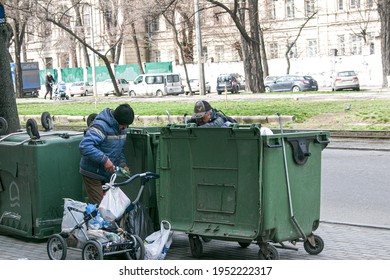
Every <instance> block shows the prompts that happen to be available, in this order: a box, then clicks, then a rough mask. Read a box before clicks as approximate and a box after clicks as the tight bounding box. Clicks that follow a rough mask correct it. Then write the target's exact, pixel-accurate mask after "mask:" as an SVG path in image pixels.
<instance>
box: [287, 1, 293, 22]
mask: <svg viewBox="0 0 390 280" xmlns="http://www.w3.org/2000/svg"><path fill="white" fill-rule="evenodd" d="M286 17H288V18H293V17H294V0H286Z"/></svg>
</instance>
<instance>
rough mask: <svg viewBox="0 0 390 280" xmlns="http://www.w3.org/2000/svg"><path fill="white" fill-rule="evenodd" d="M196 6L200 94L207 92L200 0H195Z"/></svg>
mask: <svg viewBox="0 0 390 280" xmlns="http://www.w3.org/2000/svg"><path fill="white" fill-rule="evenodd" d="M194 6H195V30H196V41H197V44H196V45H197V54H198V68H199V94H200V95H205V94H206V87H205V81H204V66H203V54H202V34H201V30H200V12H199V0H194Z"/></svg>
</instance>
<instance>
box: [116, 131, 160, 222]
mask: <svg viewBox="0 0 390 280" xmlns="http://www.w3.org/2000/svg"><path fill="white" fill-rule="evenodd" d="M160 130H161V127H131V128H129V130H128V136H127V140H126V144H125V151H124V154H125V157H126V160H127V164H128V166H129V169H130V171H131V173H132V174H137V173H143V172H147V171H148V172H156V157H157V147H158V142H159V137H160ZM139 187H140V186H139V181H137V180H136V181H135V182H133V183H130V184H129V185H126V186H123V187H121V189H122V190H123V192H124V193H126V195H127V196H128V197H130V199H132V200H133V199H134V198H135V197H136V196H137V194H138V191H139ZM140 202H141V203H142V204H143V205H144V206H145V207H146V208H148V209H149V212H150V213H149V214H150V216H151V218H152V221H153V223H154V226H155V227H158V226H159V224H160V223H159V219H158V211H157V201H156V180H151V181H149V182H148V183H147V185H146V186H145V189H144V191H143V193H142V196H141V198H140Z"/></svg>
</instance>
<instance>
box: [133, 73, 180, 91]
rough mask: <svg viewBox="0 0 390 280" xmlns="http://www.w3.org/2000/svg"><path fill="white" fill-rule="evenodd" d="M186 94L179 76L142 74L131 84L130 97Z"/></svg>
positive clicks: (171, 74)
mask: <svg viewBox="0 0 390 280" xmlns="http://www.w3.org/2000/svg"><path fill="white" fill-rule="evenodd" d="M182 93H184V89H183V86H182V83H181V78H180V75H179V74H173V73H153V74H141V75H139V76H137V77H136V78H135V79H134V81H133V82H130V86H129V95H130V96H163V95H179V94H182Z"/></svg>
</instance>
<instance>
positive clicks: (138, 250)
mask: <svg viewBox="0 0 390 280" xmlns="http://www.w3.org/2000/svg"><path fill="white" fill-rule="evenodd" d="M133 237H134V238H135V243H134V245H133V248H132V250H131V251H130V252H126V253H125V257H126V259H128V260H144V259H145V245H144V242H143V241H142V239H141V237H139V236H138V235H133ZM130 238H131V236H130V237H129V240H131V239H130Z"/></svg>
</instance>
